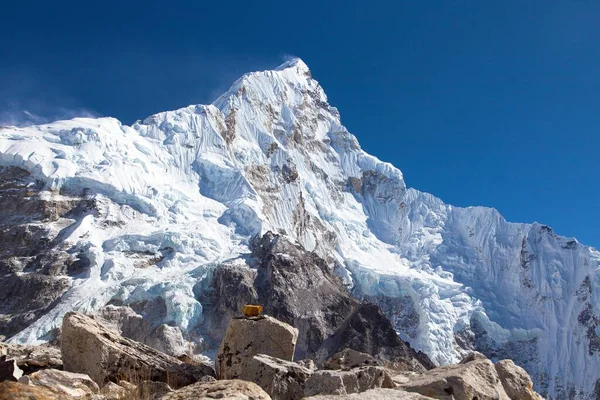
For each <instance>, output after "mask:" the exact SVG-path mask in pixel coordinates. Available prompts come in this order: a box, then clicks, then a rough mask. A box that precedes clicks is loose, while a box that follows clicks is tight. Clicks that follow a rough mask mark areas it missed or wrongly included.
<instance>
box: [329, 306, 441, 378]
mask: <svg viewBox="0 0 600 400" xmlns="http://www.w3.org/2000/svg"><path fill="white" fill-rule="evenodd" d="M323 348H324V349H326V350H327V354H328V355H332V354H335V353H337V352H339V351H340V350H343V349H346V348H348V349H353V350H357V351H360V352H362V353H367V354H370V355H372V356H375V357H376V358H378V359H380V360H384V361H387V362H389V363H391V364H393V365H394V368H395V369H397V370H406V371H417V372H424V371H426V370H427V369H431V368H433V367H435V365H434V364H433V363H432V362H431V360H430V359H429V357H427V355H426V354H425V353H423V352H421V351H415V350H414V349H413V348H412V347H410V345H409V344H408V343H406V342H404V341H403V340H402V339H400V337H399V336H398V334H397V333H396V331H395V330H394V327H393V326H392V324H391V323H390V321H389V320H388V319H387V318H386V316H385V315H383V313H382V312H381V309H380V308H379V307H378V306H377V305H375V304H370V303H363V304H359V305H358V306H357V307H356V308H355V310H354V311H353V312H352V314H351V315H350V316H349V317H348V318H347V319H346V320H345V321H344V323H343V324H342V325H341V326H340V327H338V329H337V330H336V332H335V333H334V335H332V336H331V337H330V338H329V339H328V340H327V341H326V342H325V343H324V344H323Z"/></svg>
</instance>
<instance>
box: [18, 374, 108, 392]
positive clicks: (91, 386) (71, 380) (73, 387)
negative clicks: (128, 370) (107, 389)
mask: <svg viewBox="0 0 600 400" xmlns="http://www.w3.org/2000/svg"><path fill="white" fill-rule="evenodd" d="M19 383H23V384H26V385H30V386H40V387H45V388H48V389H51V390H54V391H56V392H58V393H59V394H64V395H67V396H71V397H75V398H77V397H86V396H90V395H92V394H96V393H98V392H99V388H98V385H97V384H96V382H94V381H93V380H92V379H91V378H90V377H89V376H87V375H85V374H76V373H74V372H67V371H59V370H57V369H43V370H41V371H37V372H34V373H33V374H30V375H25V376H23V377H21V379H19Z"/></svg>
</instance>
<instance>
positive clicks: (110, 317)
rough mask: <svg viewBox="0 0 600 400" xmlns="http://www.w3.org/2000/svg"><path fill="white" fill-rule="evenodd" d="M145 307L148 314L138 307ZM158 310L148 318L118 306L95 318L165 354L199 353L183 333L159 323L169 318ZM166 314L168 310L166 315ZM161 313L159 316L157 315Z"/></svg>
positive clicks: (173, 327) (100, 313)
mask: <svg viewBox="0 0 600 400" xmlns="http://www.w3.org/2000/svg"><path fill="white" fill-rule="evenodd" d="M137 306H139V307H140V308H142V310H141V312H142V313H144V311H147V310H144V309H145V308H151V306H152V305H150V307H143V306H142V305H141V304H137ZM152 308H154V310H152V311H154V313H153V315H149V316H144V315H143V314H139V313H137V312H136V311H134V310H133V309H132V308H131V307H129V306H116V305H112V304H109V305H107V306H105V307H103V308H102V309H101V310H99V311H98V312H97V313H96V315H95V318H96V319H98V321H100V322H101V323H102V324H104V325H105V326H107V327H109V328H111V329H113V330H115V331H117V332H119V333H120V334H121V335H123V336H124V337H126V338H129V339H131V340H135V341H136V342H140V343H143V344H146V345H148V346H150V347H153V348H155V349H156V350H158V351H161V352H163V353H165V354H168V355H171V356H174V357H179V356H181V355H183V354H188V353H189V352H190V350H192V353H193V352H194V351H195V350H196V346H195V345H194V344H192V343H191V342H188V341H187V340H185V339H184V338H183V334H182V332H181V330H180V329H179V328H178V327H176V326H170V325H166V324H161V323H158V322H157V321H161V320H163V319H165V317H166V315H160V313H156V310H155V309H156V307H152ZM164 313H165V314H166V310H165V312H164ZM156 314H158V315H156Z"/></svg>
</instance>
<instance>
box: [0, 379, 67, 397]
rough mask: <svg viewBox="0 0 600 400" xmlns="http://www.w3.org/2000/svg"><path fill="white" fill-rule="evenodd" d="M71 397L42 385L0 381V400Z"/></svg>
mask: <svg viewBox="0 0 600 400" xmlns="http://www.w3.org/2000/svg"><path fill="white" fill-rule="evenodd" d="M69 399H72V398H71V397H68V396H65V395H61V394H59V393H57V392H56V391H53V390H51V389H48V388H46V387H42V386H39V387H38V386H29V385H25V384H23V383H18V382H11V381H5V382H0V400H69Z"/></svg>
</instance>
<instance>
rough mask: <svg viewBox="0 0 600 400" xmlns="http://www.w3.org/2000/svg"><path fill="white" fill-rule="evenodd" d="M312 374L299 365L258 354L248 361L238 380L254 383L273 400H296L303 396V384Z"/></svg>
mask: <svg viewBox="0 0 600 400" xmlns="http://www.w3.org/2000/svg"><path fill="white" fill-rule="evenodd" d="M312 373H313V371H312V370H310V369H308V368H305V367H303V366H301V365H300V364H297V363H294V362H291V361H285V360H281V359H279V358H275V357H271V356H267V355H264V354H258V355H256V356H254V357H252V359H251V360H249V361H248V363H247V364H246V368H244V369H243V370H242V374H241V376H240V378H241V379H243V380H247V381H251V382H254V383H256V384H257V385H258V386H260V387H261V388H262V389H264V391H265V392H267V393H269V395H270V396H271V397H272V398H273V399H274V400H296V399H301V398H302V397H303V396H304V382H306V380H307V379H308V378H309V377H310V376H311V374H312Z"/></svg>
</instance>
